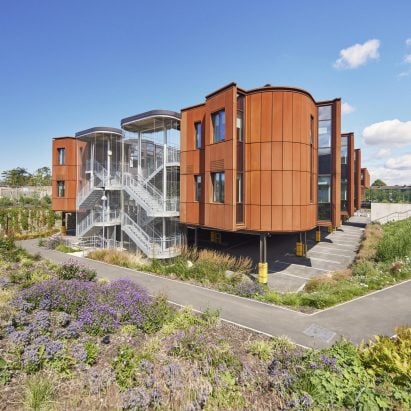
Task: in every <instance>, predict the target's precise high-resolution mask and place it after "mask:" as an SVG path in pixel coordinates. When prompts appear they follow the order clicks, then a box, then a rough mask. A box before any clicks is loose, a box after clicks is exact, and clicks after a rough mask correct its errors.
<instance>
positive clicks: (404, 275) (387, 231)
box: [88, 219, 411, 312]
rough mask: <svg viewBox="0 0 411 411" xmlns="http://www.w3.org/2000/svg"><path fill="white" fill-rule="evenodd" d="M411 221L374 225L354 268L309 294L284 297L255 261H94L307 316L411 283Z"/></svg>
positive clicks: (209, 255) (115, 257) (214, 256)
mask: <svg viewBox="0 0 411 411" xmlns="http://www.w3.org/2000/svg"><path fill="white" fill-rule="evenodd" d="M410 232H411V219H407V220H403V221H399V222H395V223H389V224H386V225H384V226H381V225H379V224H370V225H368V226H367V228H366V230H365V234H364V239H363V241H362V243H361V246H360V250H359V252H358V255H357V258H356V260H355V262H354V263H353V265H352V266H351V267H350V268H349V269H346V270H343V271H339V272H335V273H330V274H326V275H322V276H318V277H315V278H313V279H311V280H309V281H308V282H307V284H306V285H305V288H304V290H303V291H300V292H296V293H295V292H291V293H280V292H276V291H274V290H271V289H270V288H269V287H268V286H262V285H260V284H258V283H257V282H256V281H255V280H254V279H253V277H252V276H251V275H250V271H251V267H252V262H251V260H250V259H249V258H247V257H244V258H240V259H239V258H236V257H233V256H230V255H227V254H223V253H220V252H216V251H210V250H201V251H198V250H192V249H191V250H190V249H184V250H183V253H182V255H181V256H179V257H176V258H173V259H170V260H167V261H160V260H148V259H146V258H144V257H142V256H140V255H132V254H129V253H127V252H124V251H116V250H96V251H93V252H91V253H89V254H88V258H91V259H95V260H98V261H104V262H106V263H108V264H114V265H119V266H122V267H128V268H131V269H135V270H139V271H145V272H150V273H155V274H159V275H163V276H167V277H170V278H174V279H178V280H182V281H189V282H191V283H194V284H197V285H202V286H205V287H209V288H213V289H216V290H219V291H223V292H228V293H231V294H235V295H239V296H242V297H248V298H254V299H257V300H259V301H263V302H267V303H272V304H280V305H285V306H288V307H290V308H294V309H297V310H301V311H304V312H312V311H314V310H316V309H324V308H327V307H331V306H333V305H335V304H338V303H342V302H345V301H349V300H351V299H353V298H355V297H359V296H362V295H365V294H368V293H369V292H371V291H375V290H380V289H383V288H385V287H387V286H390V285H393V284H397V283H399V282H401V281H404V280H407V279H410V278H411V236H410V235H409V233H410Z"/></svg>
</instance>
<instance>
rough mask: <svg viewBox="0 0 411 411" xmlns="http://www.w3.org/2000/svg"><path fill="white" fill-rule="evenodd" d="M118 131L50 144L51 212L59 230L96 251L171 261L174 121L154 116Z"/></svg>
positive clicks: (176, 247) (167, 115) (175, 202)
mask: <svg viewBox="0 0 411 411" xmlns="http://www.w3.org/2000/svg"><path fill="white" fill-rule="evenodd" d="M121 126H122V129H117V128H112V127H94V128H90V129H87V130H83V131H80V132H78V133H76V134H75V137H63V138H55V139H53V171H52V186H53V190H52V191H53V196H52V206H53V209H54V210H56V211H62V225H63V227H64V228H65V229H64V231H67V232H68V233H75V234H76V236H77V237H79V238H88V239H90V238H92V239H93V240H94V243H95V244H99V245H100V246H101V247H120V248H125V249H128V250H132V251H135V250H137V249H138V250H140V251H142V252H143V253H144V254H146V255H147V256H149V257H151V258H169V257H173V256H175V255H178V254H179V252H180V247H181V233H180V230H179V223H178V216H179V185H180V184H179V168H180V162H179V161H180V153H179V142H180V135H179V134H180V132H179V130H180V115H179V113H175V112H171V111H164V110H153V111H150V112H147V113H142V114H138V115H136V116H133V117H128V118H125V119H123V120H122V121H121Z"/></svg>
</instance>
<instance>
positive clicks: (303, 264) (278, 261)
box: [268, 217, 368, 292]
mask: <svg viewBox="0 0 411 411" xmlns="http://www.w3.org/2000/svg"><path fill="white" fill-rule="evenodd" d="M350 221H351V219H350ZM367 222H368V221H367V220H366V219H364V218H361V217H356V220H355V225H349V224H344V225H342V226H341V227H340V228H338V229H337V230H336V231H334V232H333V233H331V234H327V233H324V231H325V229H324V228H323V229H322V230H323V234H322V237H321V242H319V243H317V242H316V241H315V240H314V232H310V233H309V234H308V236H307V246H308V252H307V255H306V256H305V257H297V256H295V254H292V253H290V249H291V247H290V246H289V249H288V251H287V252H286V253H284V254H280V253H278V252H276V248H274V247H272V251H271V254H270V250H269V258H268V264H269V274H268V285H269V287H270V288H272V289H273V290H276V291H280V292H296V291H301V290H302V289H303V288H304V285H305V284H306V282H307V281H308V280H309V279H310V278H313V277H316V276H319V275H324V274H327V273H329V272H333V271H338V270H343V269H345V268H347V267H349V266H350V265H351V264H352V262H353V261H354V258H355V255H356V253H357V250H358V248H359V246H360V243H361V239H362V236H363V233H364V226H365V224H366V223H367Z"/></svg>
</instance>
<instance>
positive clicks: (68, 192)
mask: <svg viewBox="0 0 411 411" xmlns="http://www.w3.org/2000/svg"><path fill="white" fill-rule="evenodd" d="M59 149H64V152H65V154H64V164H60V159H59ZM76 149H77V141H76V139H75V138H73V137H64V138H55V139H53V145H52V178H51V185H52V198H51V206H52V209H53V210H55V211H67V212H73V211H76V191H77V161H76ZM58 181H64V197H59V195H58V194H59V193H58V187H57V185H58V183H57V182H58Z"/></svg>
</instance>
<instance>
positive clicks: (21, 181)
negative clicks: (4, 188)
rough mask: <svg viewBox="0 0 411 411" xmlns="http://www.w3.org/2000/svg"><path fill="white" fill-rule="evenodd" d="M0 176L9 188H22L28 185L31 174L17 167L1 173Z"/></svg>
mask: <svg viewBox="0 0 411 411" xmlns="http://www.w3.org/2000/svg"><path fill="white" fill-rule="evenodd" d="M1 176H2V178H3V182H4V183H5V184H6V185H8V186H9V187H22V186H25V185H27V184H28V182H29V180H30V177H31V174H30V173H29V172H28V171H27V170H26V169H25V168H23V167H17V168H13V169H11V170H6V171H3V172H2V173H1Z"/></svg>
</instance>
